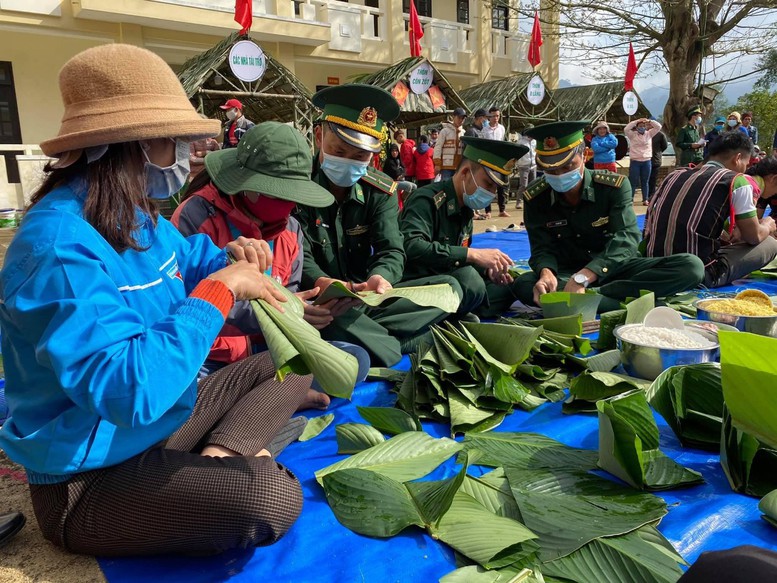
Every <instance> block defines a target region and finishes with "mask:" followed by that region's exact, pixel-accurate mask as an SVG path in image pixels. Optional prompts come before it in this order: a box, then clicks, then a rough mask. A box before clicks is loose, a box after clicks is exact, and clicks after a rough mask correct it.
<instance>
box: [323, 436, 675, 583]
mask: <svg viewBox="0 0 777 583" xmlns="http://www.w3.org/2000/svg"><path fill="white" fill-rule="evenodd" d="M348 425H349V426H350V427H348V429H347V434H348V438H347V440H344V441H343V442H342V444H346V442H347V446H348V447H349V448H354V446H355V447H356V449H358V448H359V447H362V449H360V451H359V453H357V454H355V455H353V456H352V457H350V458H346V459H344V460H342V461H340V462H337V463H336V464H334V465H332V466H329V467H328V468H325V469H323V470H320V471H319V472H317V473H316V478H317V479H318V481H319V483H320V484H321V485H322V487H323V488H324V491H325V492H326V497H327V501H328V502H329V504H330V507H331V508H332V511H333V512H334V514H335V516H336V517H337V519H338V520H339V521H340V523H341V524H343V525H344V526H346V527H347V528H350V529H351V530H354V531H355V532H358V533H360V534H364V535H367V536H378V537H388V536H393V535H394V534H397V533H399V532H401V531H402V530H404V529H406V528H409V527H412V526H417V527H420V528H423V529H425V530H426V531H427V532H428V533H429V534H430V535H431V536H432V537H433V538H435V539H436V540H440V541H442V542H444V543H446V544H448V545H450V546H451V547H453V548H454V549H455V550H456V552H457V557H458V564H460V565H462V567H461V568H460V569H458V570H456V571H454V572H453V573H451V574H449V575H447V576H446V577H444V578H443V579H442V581H443V582H445V583H457V582H461V581H468V582H469V581H475V582H478V581H488V582H499V581H526V582H531V581H535V582H538V583H539V582H541V581H548V582H551V581H559V580H563V581H578V582H581V583H589V582H591V581H629V582H645V583H647V582H655V581H661V582H672V581H676V580H677V579H678V578H679V576H680V575H681V574H682V572H681V570H680V567H679V565H678V563H683V560H682V558H681V557H680V556H679V555H678V554H677V553H676V551H675V550H674V548H673V547H672V546H671V544H670V543H669V542H668V541H666V539H664V537H663V536H662V535H661V534H660V533H659V532H658V531H657V530H656V528H655V526H656V525H657V523H658V521H659V520H660V519H661V518H662V517H663V516H664V515H665V514H666V504H665V503H664V502H663V501H662V500H661V499H660V498H657V497H655V496H653V495H651V494H646V493H642V492H638V491H636V490H633V489H632V488H629V487H627V486H622V485H619V484H617V483H615V482H613V481H610V480H607V479H605V478H602V477H600V476H597V475H595V474H594V473H591V471H592V470H594V469H596V452H593V451H588V450H580V449H574V448H570V447H567V446H565V445H563V444H561V443H559V442H557V441H554V440H552V439H549V438H547V437H544V436H541V435H537V434H516V433H499V434H496V433H491V434H477V435H468V436H467V437H466V439H465V441H464V443H463V444H461V443H457V442H455V441H452V440H450V439H447V438H441V439H433V438H432V437H430V436H428V435H426V434H425V433H422V432H418V431H408V432H404V433H400V434H399V435H397V436H396V437H393V438H391V439H389V440H387V441H386V440H382V439H381V440H379V441H378V442H377V443H376V444H373V445H370V444H372V443H373V442H374V441H375V439H374V435H373V437H371V438H364V439H362V438H359V437H356V435H357V433H362V434H364V435H365V436H366V435H367V434H368V433H370V432H368V431H365V430H363V429H359V430H358V432H357V431H355V428H354V426H356V425H360V424H348ZM360 427H362V428H364V427H368V426H360ZM337 429H338V443H341V442H340V431H339V430H340V427H338V428H337ZM371 429H373V430H374V428H371ZM374 431H377V430H374ZM345 433H346V430H343V434H345ZM378 434H380V432H378ZM381 437H382V436H381ZM457 452H458V453H459V458H458V461H459V462H460V463H461V464H462V467H461V469H460V470H459V471H458V472H457V473H456V474H455V475H453V476H451V477H449V478H447V479H444V480H435V481H415V480H418V479H419V478H421V477H423V476H425V475H426V474H428V473H429V472H431V471H432V470H433V469H434V468H436V467H437V466H438V465H439V464H441V463H442V462H443V461H445V460H446V459H447V458H448V457H450V456H451V455H453V454H454V453H457ZM470 464H478V465H484V466H491V467H495V468H496V469H495V470H494V471H492V472H489V473H487V474H485V475H482V476H480V477H473V476H471V475H469V474H468V473H467V472H468V468H469V466H470Z"/></svg>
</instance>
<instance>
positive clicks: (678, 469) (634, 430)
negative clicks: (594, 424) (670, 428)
mask: <svg viewBox="0 0 777 583" xmlns="http://www.w3.org/2000/svg"><path fill="white" fill-rule="evenodd" d="M596 408H597V409H598V411H599V467H600V468H602V469H603V470H605V471H607V472H610V473H611V474H612V475H614V476H617V477H619V478H620V479H621V480H623V481H624V482H626V483H627V484H631V485H632V486H634V487H635V488H639V489H644V490H668V489H671V488H676V487H678V486H693V485H696V484H700V483H703V482H704V479H703V478H702V477H701V474H699V473H698V472H695V471H693V470H689V469H688V468H684V467H683V466H681V465H680V464H678V463H676V462H675V461H674V460H672V459H670V458H668V457H667V456H666V455H665V454H664V453H663V452H662V451H661V450H660V449H659V443H658V426H657V425H656V422H655V419H653V411H652V410H651V409H650V405H648V402H647V399H646V398H645V393H644V391H641V390H636V391H632V392H630V393H625V394H623V395H618V396H616V397H612V398H610V399H605V400H602V401H598V402H597V403H596Z"/></svg>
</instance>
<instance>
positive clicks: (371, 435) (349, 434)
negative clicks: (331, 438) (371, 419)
mask: <svg viewBox="0 0 777 583" xmlns="http://www.w3.org/2000/svg"><path fill="white" fill-rule="evenodd" d="M335 436H336V437H337V453H339V454H347V453H359V452H360V451H364V450H365V449H369V448H371V447H372V446H373V445H378V444H379V443H382V442H384V441H386V438H385V437H383V434H382V433H381V432H380V431H378V430H377V429H375V428H374V427H372V426H371V425H364V424H363V423H341V424H340V425H338V426H337V427H335Z"/></svg>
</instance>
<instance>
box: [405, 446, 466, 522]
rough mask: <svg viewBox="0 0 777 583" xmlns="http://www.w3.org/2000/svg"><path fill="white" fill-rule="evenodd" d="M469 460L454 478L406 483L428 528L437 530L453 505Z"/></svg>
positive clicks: (464, 476)
mask: <svg viewBox="0 0 777 583" xmlns="http://www.w3.org/2000/svg"><path fill="white" fill-rule="evenodd" d="M468 469H469V458H468V457H467V458H466V459H465V461H464V463H463V464H462V466H461V470H460V471H459V473H458V474H456V475H455V476H453V477H452V478H447V479H445V480H435V481H418V482H406V483H405V487H406V488H407V490H408V492H410V496H411V498H412V499H413V502H414V503H415V505H416V508H418V511H419V513H420V515H421V517H422V518H423V523H424V525H425V526H426V527H427V528H436V527H437V526H438V525H439V523H440V520H441V519H442V517H443V516H444V515H445V513H447V512H448V510H449V509H450V507H451V504H453V500H454V498H455V496H456V493H457V492H458V491H459V488H461V484H462V483H463V482H464V479H465V478H466V476H467V470H468Z"/></svg>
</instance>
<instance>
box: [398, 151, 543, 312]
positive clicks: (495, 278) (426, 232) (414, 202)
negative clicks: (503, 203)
mask: <svg viewBox="0 0 777 583" xmlns="http://www.w3.org/2000/svg"><path fill="white" fill-rule="evenodd" d="M462 142H464V144H465V146H464V152H463V160H462V162H461V164H460V165H459V167H458V169H457V170H456V172H455V173H454V175H453V177H451V178H450V179H448V180H445V181H442V182H436V183H433V184H430V185H428V186H425V187H423V188H419V189H418V190H416V191H415V192H414V193H413V196H411V197H410V198H409V199H408V200H407V201H406V202H405V207H404V209H403V210H402V216H401V218H400V228H401V229H402V234H403V235H404V236H405V253H407V267H406V268H405V277H407V278H411V277H421V276H428V275H432V274H445V275H448V276H451V277H454V278H455V279H456V280H458V282H459V284H460V285H461V289H462V292H463V294H464V297H463V298H462V301H461V304H462V308H461V309H462V310H468V311H474V312H475V313H477V314H479V315H481V316H485V317H491V316H495V315H497V314H500V313H502V312H504V311H505V310H506V309H507V308H508V307H509V306H510V304H512V303H513V302H514V301H515V299H516V295H515V291H514V284H515V282H514V281H513V278H512V277H511V276H510V274H509V273H508V269H509V268H510V266H511V265H512V264H513V262H512V260H511V259H510V258H509V257H508V256H507V255H505V254H504V253H503V252H502V251H500V250H499V249H472V248H471V247H470V246H469V244H470V240H471V237H472V218H473V216H474V211H476V210H478V209H483V208H486V207H487V206H488V205H489V204H490V203H491V201H492V200H493V199H494V196H495V193H496V190H497V187H499V186H505V185H506V184H507V180H508V179H509V176H510V173H511V172H512V171H513V169H514V167H515V164H516V160H517V159H519V158H520V157H521V156H523V155H524V154H526V153H527V152H528V151H529V149H528V148H527V147H525V146H519V145H517V144H512V143H510V142H501V141H496V140H486V139H481V138H473V137H464V138H462Z"/></svg>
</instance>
